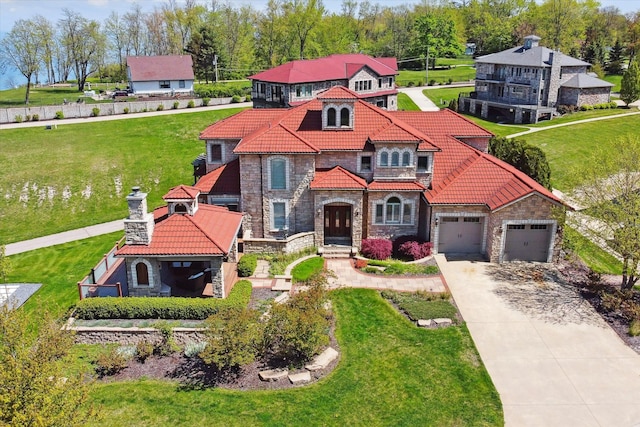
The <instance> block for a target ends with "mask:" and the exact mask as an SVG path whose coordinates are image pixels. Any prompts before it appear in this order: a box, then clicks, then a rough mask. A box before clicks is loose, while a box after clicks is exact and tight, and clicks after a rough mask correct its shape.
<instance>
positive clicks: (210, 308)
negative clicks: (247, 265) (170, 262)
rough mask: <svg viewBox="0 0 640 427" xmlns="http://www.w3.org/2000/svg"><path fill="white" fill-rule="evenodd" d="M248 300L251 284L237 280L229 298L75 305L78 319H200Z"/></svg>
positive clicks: (96, 300)
mask: <svg viewBox="0 0 640 427" xmlns="http://www.w3.org/2000/svg"><path fill="white" fill-rule="evenodd" d="M250 297H251V282H250V281H248V280H240V281H239V282H238V283H236V284H235V286H234V287H233V289H232V290H231V293H230V294H229V296H228V297H227V298H225V299H219V298H182V297H169V298H160V297H127V298H86V299H83V300H81V301H79V302H78V303H77V304H76V306H75V311H74V316H75V317H76V318H78V319H85V320H93V319H183V320H203V319H206V318H207V317H209V316H211V315H212V314H215V313H217V312H218V310H219V309H220V308H221V307H231V306H236V307H244V306H246V305H247V304H248V303H249V298H250Z"/></svg>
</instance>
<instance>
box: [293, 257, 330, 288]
mask: <svg viewBox="0 0 640 427" xmlns="http://www.w3.org/2000/svg"><path fill="white" fill-rule="evenodd" d="M323 268H324V258H322V257H319V256H316V257H313V258H309V259H307V260H305V261H302V262H301V263H300V264H298V265H296V266H295V267H293V269H292V270H291V276H292V277H293V281H294V283H298V282H304V281H307V280H309V279H310V278H311V276H313V275H315V274H317V273H319V272H320V271H322V269H323Z"/></svg>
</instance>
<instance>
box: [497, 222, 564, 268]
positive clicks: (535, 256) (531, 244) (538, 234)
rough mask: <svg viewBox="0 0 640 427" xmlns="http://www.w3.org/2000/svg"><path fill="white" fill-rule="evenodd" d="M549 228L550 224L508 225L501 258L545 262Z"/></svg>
mask: <svg viewBox="0 0 640 427" xmlns="http://www.w3.org/2000/svg"><path fill="white" fill-rule="evenodd" d="M551 229H552V227H551V224H511V225H508V226H507V237H506V242H505V246H504V257H503V260H504V261H516V260H518V261H542V262H547V259H548V256H549V243H550V242H551Z"/></svg>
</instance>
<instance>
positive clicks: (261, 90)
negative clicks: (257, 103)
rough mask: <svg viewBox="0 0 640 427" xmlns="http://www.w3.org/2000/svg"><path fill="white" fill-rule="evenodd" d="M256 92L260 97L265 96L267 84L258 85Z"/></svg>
mask: <svg viewBox="0 0 640 427" xmlns="http://www.w3.org/2000/svg"><path fill="white" fill-rule="evenodd" d="M256 92H258V94H259V95H264V94H265V93H266V92H267V85H266V84H265V83H256Z"/></svg>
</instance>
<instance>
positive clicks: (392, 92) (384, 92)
mask: <svg viewBox="0 0 640 427" xmlns="http://www.w3.org/2000/svg"><path fill="white" fill-rule="evenodd" d="M397 93H398V89H387V90H380V91H378V92H369V93H359V94H358V98H360V99H367V98H374V97H376V96H386V95H396V94H397Z"/></svg>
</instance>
